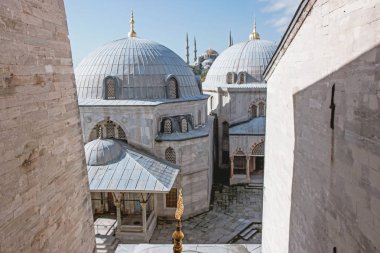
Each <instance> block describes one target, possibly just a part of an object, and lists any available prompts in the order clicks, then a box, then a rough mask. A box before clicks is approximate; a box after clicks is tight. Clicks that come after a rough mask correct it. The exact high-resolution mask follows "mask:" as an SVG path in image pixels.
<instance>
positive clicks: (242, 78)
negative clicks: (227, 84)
mask: <svg viewBox="0 0 380 253" xmlns="http://www.w3.org/2000/svg"><path fill="white" fill-rule="evenodd" d="M238 79H239V82H238V83H239V84H242V83H246V82H247V81H246V80H247V73H246V72H240V73H239V76H238Z"/></svg>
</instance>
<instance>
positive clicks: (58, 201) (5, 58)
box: [0, 0, 95, 252]
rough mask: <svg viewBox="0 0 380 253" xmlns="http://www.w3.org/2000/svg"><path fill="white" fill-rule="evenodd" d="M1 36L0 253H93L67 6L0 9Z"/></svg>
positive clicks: (56, 2) (5, 5)
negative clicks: (65, 7)
mask: <svg viewBox="0 0 380 253" xmlns="http://www.w3.org/2000/svg"><path fill="white" fill-rule="evenodd" d="M0 34H1V36H0V44H1V47H0V119H1V120H0V138H1V142H0V154H1V156H0V164H1V165H0V166H1V167H0V203H1V208H0V252H93V250H94V247H95V239H94V232H93V226H92V223H93V220H92V215H91V202H90V195H89V191H88V183H87V174H86V169H85V164H84V152H83V141H82V138H81V129H80V121H79V111H78V106H77V102H76V95H75V92H76V91H75V87H74V85H73V83H74V76H73V69H72V60H71V50H70V43H69V40H68V37H67V35H68V32H67V26H66V17H65V11H64V5H63V1H62V0H52V1H34V0H32V1H24V0H22V1H8V0H5V1H1V2H0Z"/></svg>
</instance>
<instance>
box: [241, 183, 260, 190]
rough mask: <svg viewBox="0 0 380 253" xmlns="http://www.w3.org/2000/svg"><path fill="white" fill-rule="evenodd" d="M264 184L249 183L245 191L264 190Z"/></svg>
mask: <svg viewBox="0 0 380 253" xmlns="http://www.w3.org/2000/svg"><path fill="white" fill-rule="evenodd" d="M263 187H264V184H263V183H249V184H247V185H245V189H263Z"/></svg>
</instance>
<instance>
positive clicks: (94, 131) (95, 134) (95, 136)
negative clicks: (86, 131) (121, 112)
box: [90, 124, 103, 141]
mask: <svg viewBox="0 0 380 253" xmlns="http://www.w3.org/2000/svg"><path fill="white" fill-rule="evenodd" d="M101 134H102V126H101V125H99V124H97V125H96V126H95V127H94V128H93V129H92V130H91V133H90V141H92V140H95V139H98V138H99V137H100V135H101ZM102 137H103V136H102Z"/></svg>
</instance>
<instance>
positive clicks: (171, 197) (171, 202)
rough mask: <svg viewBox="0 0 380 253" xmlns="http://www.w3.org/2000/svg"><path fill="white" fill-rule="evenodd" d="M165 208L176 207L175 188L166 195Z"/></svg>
mask: <svg viewBox="0 0 380 253" xmlns="http://www.w3.org/2000/svg"><path fill="white" fill-rule="evenodd" d="M166 207H168V208H176V207H177V188H172V189H171V190H170V192H169V193H167V194H166Z"/></svg>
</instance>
